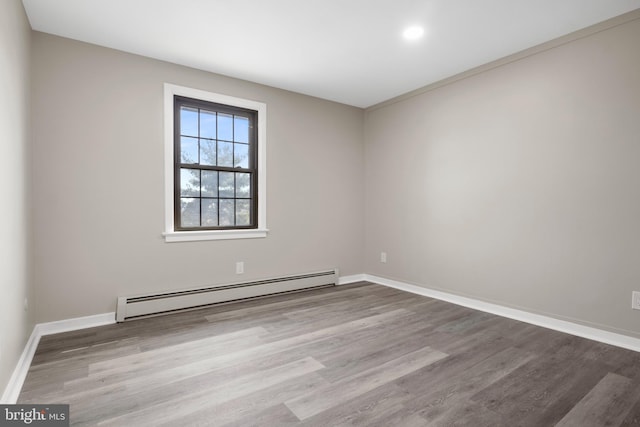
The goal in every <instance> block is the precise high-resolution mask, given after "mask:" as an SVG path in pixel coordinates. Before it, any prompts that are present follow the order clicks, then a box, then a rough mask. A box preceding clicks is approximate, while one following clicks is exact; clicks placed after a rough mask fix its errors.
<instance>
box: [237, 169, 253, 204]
mask: <svg viewBox="0 0 640 427" xmlns="http://www.w3.org/2000/svg"><path fill="white" fill-rule="evenodd" d="M250 178H251V174H249V173H236V197H246V198H249V197H251V196H250V194H251V179H250Z"/></svg>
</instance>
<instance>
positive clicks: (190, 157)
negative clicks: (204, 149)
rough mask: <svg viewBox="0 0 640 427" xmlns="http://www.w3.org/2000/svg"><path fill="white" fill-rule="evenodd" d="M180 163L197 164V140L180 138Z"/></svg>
mask: <svg viewBox="0 0 640 427" xmlns="http://www.w3.org/2000/svg"><path fill="white" fill-rule="evenodd" d="M180 162H182V163H192V164H193V163H198V140H197V139H196V138H187V137H184V136H183V137H182V138H180Z"/></svg>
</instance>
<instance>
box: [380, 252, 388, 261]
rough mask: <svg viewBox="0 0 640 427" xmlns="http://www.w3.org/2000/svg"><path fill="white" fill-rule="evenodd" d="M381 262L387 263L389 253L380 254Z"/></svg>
mask: <svg viewBox="0 0 640 427" xmlns="http://www.w3.org/2000/svg"><path fill="white" fill-rule="evenodd" d="M380 262H383V263H386V262H387V253H386V252H380Z"/></svg>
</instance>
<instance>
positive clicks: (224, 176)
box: [218, 172, 234, 209]
mask: <svg viewBox="0 0 640 427" xmlns="http://www.w3.org/2000/svg"><path fill="white" fill-rule="evenodd" d="M219 179H220V183H219V186H218V188H219V196H218V197H234V182H233V172H220V178H219ZM220 209H222V208H220Z"/></svg>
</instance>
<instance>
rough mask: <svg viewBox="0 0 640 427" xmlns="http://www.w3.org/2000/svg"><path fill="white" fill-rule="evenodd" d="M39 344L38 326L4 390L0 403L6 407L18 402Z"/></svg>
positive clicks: (34, 329)
mask: <svg viewBox="0 0 640 427" xmlns="http://www.w3.org/2000/svg"><path fill="white" fill-rule="evenodd" d="M39 342H40V335H39V334H38V333H37V325H36V326H35V327H34V328H33V331H32V332H31V336H29V340H28V341H27V344H26V345H25V346H24V350H22V355H20V359H18V364H17V365H16V368H15V369H14V370H13V374H12V375H11V378H10V379H9V383H8V384H7V387H6V388H5V389H4V393H3V394H2V400H0V403H2V404H4V405H12V404H15V403H16V402H17V401H18V396H19V395H20V390H22V384H24V380H25V378H27V372H29V367H30V366H31V361H32V360H33V355H34V354H35V353H36V348H38V343H39Z"/></svg>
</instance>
